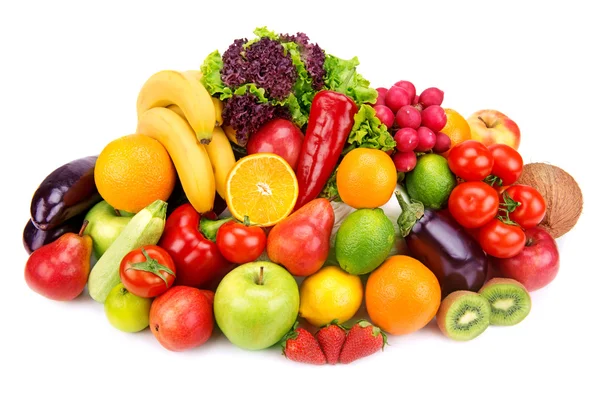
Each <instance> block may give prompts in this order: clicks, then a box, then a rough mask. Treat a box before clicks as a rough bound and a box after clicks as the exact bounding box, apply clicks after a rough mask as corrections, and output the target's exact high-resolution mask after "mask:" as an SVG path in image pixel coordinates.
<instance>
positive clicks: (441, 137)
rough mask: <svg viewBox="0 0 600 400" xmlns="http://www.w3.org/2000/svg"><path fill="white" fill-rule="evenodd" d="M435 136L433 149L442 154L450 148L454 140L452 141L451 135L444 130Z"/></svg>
mask: <svg viewBox="0 0 600 400" xmlns="http://www.w3.org/2000/svg"><path fill="white" fill-rule="evenodd" d="M435 136H436V139H435V146H433V151H434V152H435V153H438V154H441V153H445V152H447V151H448V150H450V146H451V145H452V142H451V141H450V137H449V136H448V135H446V134H445V133H442V132H438V133H436V135H435Z"/></svg>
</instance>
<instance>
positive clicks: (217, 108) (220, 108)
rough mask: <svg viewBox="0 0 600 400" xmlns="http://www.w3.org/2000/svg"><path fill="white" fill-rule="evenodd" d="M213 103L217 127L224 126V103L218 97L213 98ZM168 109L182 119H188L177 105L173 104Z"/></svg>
mask: <svg viewBox="0 0 600 400" xmlns="http://www.w3.org/2000/svg"><path fill="white" fill-rule="evenodd" d="M212 101H213V104H214V106H215V118H216V120H217V126H221V125H223V117H222V116H221V113H222V112H223V102H222V101H221V100H219V99H217V98H216V97H212ZM167 108H168V109H169V110H172V111H175V112H176V113H177V115H179V116H180V117H181V118H183V119H186V118H185V114H184V113H183V111H182V110H181V108H179V106H178V105H177V104H171V105H170V106H167Z"/></svg>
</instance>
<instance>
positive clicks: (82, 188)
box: [31, 156, 102, 231]
mask: <svg viewBox="0 0 600 400" xmlns="http://www.w3.org/2000/svg"><path fill="white" fill-rule="evenodd" d="M97 159H98V157H97V156H90V157H84V158H80V159H78V160H74V161H71V162H70V163H67V164H65V165H63V166H62V167H59V168H57V169H56V170H54V171H53V172H52V173H51V174H50V175H48V176H47V177H46V179H44V181H43V182H42V183H41V184H40V186H39V187H38V188H37V190H36V191H35V194H34V195H33V199H32V200H31V221H32V223H33V224H34V225H35V226H36V227H37V228H38V229H41V230H44V231H46V230H51V229H53V228H55V227H57V226H59V225H61V224H62V223H64V222H65V221H67V220H69V219H71V218H73V217H74V216H76V215H79V214H82V213H84V212H86V211H87V210H88V209H89V208H90V207H92V206H93V205H94V204H96V203H97V202H99V201H100V200H102V199H101V197H100V194H98V189H97V188H96V183H95V182H94V166H95V165H96V160H97Z"/></svg>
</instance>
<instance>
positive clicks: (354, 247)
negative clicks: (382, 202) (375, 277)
mask: <svg viewBox="0 0 600 400" xmlns="http://www.w3.org/2000/svg"><path fill="white" fill-rule="evenodd" d="M392 246H394V225H393V224H392V222H391V221H390V220H389V219H388V217H386V216H385V214H384V213H383V210H382V209H381V208H375V209H369V208H364V209H360V210H356V211H354V212H353V213H352V214H350V215H349V216H348V217H347V218H346V219H345V220H344V222H342V225H341V226H340V229H339V230H338V232H337V235H336V237H335V255H336V257H337V260H338V262H339V264H340V267H342V269H343V270H345V271H346V272H348V273H350V274H353V275H363V274H368V273H369V272H371V271H373V270H374V269H375V268H377V267H378V266H379V265H381V263H382V262H383V261H384V260H385V259H386V258H387V256H388V254H389V252H390V250H391V249H392Z"/></svg>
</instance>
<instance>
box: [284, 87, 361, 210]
mask: <svg viewBox="0 0 600 400" xmlns="http://www.w3.org/2000/svg"><path fill="white" fill-rule="evenodd" d="M357 111H358V108H357V107H356V104H355V103H354V101H352V99H351V98H349V97H348V96H346V95H344V94H341V93H338V92H333V91H330V90H323V91H321V92H319V93H317V94H316V95H315V97H314V99H313V102H312V106H311V108H310V114H309V116H308V127H307V129H306V135H305V137H304V142H303V143H302V150H301V151H300V155H299V157H298V164H297V166H296V177H297V178H298V189H299V193H298V200H297V201H296V207H295V209H296V210H297V209H299V208H300V207H302V206H303V205H305V204H306V203H308V202H309V201H311V200H313V199H314V198H316V197H317V196H318V195H319V193H320V192H321V190H323V187H325V184H326V183H327V180H328V179H329V177H330V176H331V173H332V172H333V170H334V168H335V165H336V164H337V162H338V159H339V157H340V155H341V154H342V150H343V148H344V145H345V144H346V141H347V140H348V136H349V135H350V131H351V130H352V126H353V125H354V115H355V114H356V112H357Z"/></svg>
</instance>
